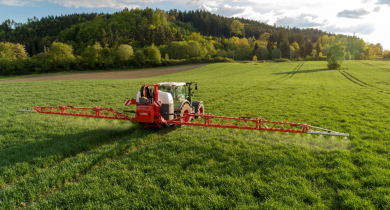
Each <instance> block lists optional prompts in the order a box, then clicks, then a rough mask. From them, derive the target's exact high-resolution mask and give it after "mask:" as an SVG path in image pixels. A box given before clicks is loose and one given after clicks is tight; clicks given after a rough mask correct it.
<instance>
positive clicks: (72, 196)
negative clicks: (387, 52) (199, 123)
mask: <svg viewBox="0 0 390 210" xmlns="http://www.w3.org/2000/svg"><path fill="white" fill-rule="evenodd" d="M389 66H390V61H346V62H344V64H343V69H342V70H328V69H326V62H320V61H316V62H314V61H313V62H291V63H248V64H238V63H233V64H212V65H208V66H204V67H201V68H197V69H193V70H189V71H185V72H180V73H175V74H170V75H163V76H157V77H149V78H143V79H129V80H85V81H83V80H78V81H45V82H24V83H0V90H1V93H0V95H1V97H0V104H1V106H0V128H1V129H0V209H25V208H26V209H156V208H158V209H184V208H185V209H231V208H239V209H390V131H389V125H390V113H389V111H390V67H389ZM163 81H178V82H182V81H183V82H190V81H196V82H198V87H199V89H198V91H195V94H194V100H202V101H204V104H205V110H206V112H207V113H213V114H215V115H222V116H236V117H239V116H254V117H263V118H265V119H267V120H277V121H287V122H297V123H305V124H309V125H313V126H319V127H323V128H327V129H330V130H335V131H339V132H345V133H349V134H350V137H348V138H342V137H325V136H316V135H309V134H286V133H276V132H262V131H250V130H234V129H222V128H205V127H191V126H184V127H182V128H173V127H167V128H163V129H160V130H156V129H149V128H144V127H143V126H142V125H137V124H133V123H130V122H122V121H113V120H104V119H92V118H77V117H70V116H57V115H44V114H36V113H20V112H17V110H18V109H25V108H31V107H33V106H58V105H74V106H84V107H93V106H103V107H113V108H116V109H129V108H128V107H124V106H123V99H131V98H134V97H135V95H136V93H137V91H138V90H139V88H140V87H141V84H142V83H158V82H163Z"/></svg>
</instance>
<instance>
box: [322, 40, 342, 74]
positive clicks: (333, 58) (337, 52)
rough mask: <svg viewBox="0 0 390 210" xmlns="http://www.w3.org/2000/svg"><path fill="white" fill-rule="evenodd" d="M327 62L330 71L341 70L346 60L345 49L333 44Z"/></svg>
mask: <svg viewBox="0 0 390 210" xmlns="http://www.w3.org/2000/svg"><path fill="white" fill-rule="evenodd" d="M326 60H327V61H328V68H329V69H339V68H341V64H342V63H343V61H344V60H345V47H343V46H342V45H341V44H333V45H332V46H331V47H330V48H329V51H328V54H327V56H326Z"/></svg>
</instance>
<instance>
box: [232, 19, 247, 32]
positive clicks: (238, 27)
mask: <svg viewBox="0 0 390 210" xmlns="http://www.w3.org/2000/svg"><path fill="white" fill-rule="evenodd" d="M244 27H245V24H243V23H241V22H240V21H239V20H233V22H232V23H231V24H230V31H231V32H233V33H234V34H235V35H243V33H245V29H244Z"/></svg>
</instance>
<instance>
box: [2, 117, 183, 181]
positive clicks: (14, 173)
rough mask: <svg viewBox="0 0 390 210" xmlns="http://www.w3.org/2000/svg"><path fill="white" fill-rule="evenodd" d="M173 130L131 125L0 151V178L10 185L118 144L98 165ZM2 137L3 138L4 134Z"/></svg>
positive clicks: (64, 136)
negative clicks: (103, 147) (23, 177)
mask: <svg viewBox="0 0 390 210" xmlns="http://www.w3.org/2000/svg"><path fill="white" fill-rule="evenodd" d="M174 130H176V128H175V127H165V128H162V129H154V128H146V127H144V126H143V125H139V124H134V125H133V126H132V127H131V128H130V129H128V128H127V129H104V130H92V131H87V132H79V133H75V134H70V135H69V134H68V135H54V136H52V137H51V138H49V139H48V140H43V141H38V142H34V143H28V144H23V145H20V146H15V147H11V148H7V149H3V150H0V159H1V161H0V177H2V179H3V182H5V183H9V182H12V181H14V180H17V179H18V177H20V176H23V175H26V174H31V173H34V172H35V171H37V170H38V169H40V168H47V167H51V166H53V165H55V164H57V163H59V162H61V161H62V160H64V159H66V158H69V157H72V156H75V155H77V154H80V153H83V152H84V153H88V152H89V151H91V150H93V149H95V148H99V147H101V146H103V145H105V144H110V143H113V142H116V141H118V144H117V145H116V146H115V147H114V148H113V149H111V150H109V151H107V152H106V155H104V157H103V156H102V158H98V159H97V160H96V161H98V162H99V161H100V159H104V158H105V157H106V156H110V157H111V158H113V157H115V156H117V155H120V154H121V153H123V152H124V151H125V150H126V149H128V147H129V145H131V146H132V145H133V144H134V143H135V142H136V141H137V139H140V138H141V139H142V138H143V137H144V136H147V135H150V134H157V135H165V134H167V133H169V132H172V131H174ZM2 133H3V134H6V133H7V131H3V132H2ZM140 146H142V145H140ZM110 153H112V154H110ZM95 164H96V163H94V164H93V165H95ZM3 184H4V183H3Z"/></svg>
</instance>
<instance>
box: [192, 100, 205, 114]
mask: <svg viewBox="0 0 390 210" xmlns="http://www.w3.org/2000/svg"><path fill="white" fill-rule="evenodd" d="M192 106H193V107H194V108H195V114H204V105H203V101H194V102H192ZM195 118H198V117H195Z"/></svg>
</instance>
